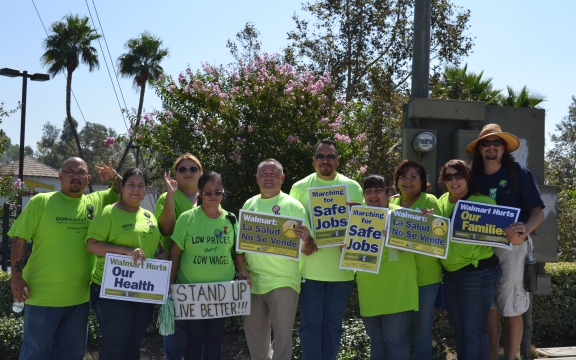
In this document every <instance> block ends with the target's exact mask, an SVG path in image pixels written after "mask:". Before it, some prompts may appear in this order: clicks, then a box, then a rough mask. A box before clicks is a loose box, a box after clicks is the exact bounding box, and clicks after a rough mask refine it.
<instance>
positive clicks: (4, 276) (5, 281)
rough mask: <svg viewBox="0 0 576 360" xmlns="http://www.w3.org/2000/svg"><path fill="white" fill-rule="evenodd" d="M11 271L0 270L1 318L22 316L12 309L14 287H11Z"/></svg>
mask: <svg viewBox="0 0 576 360" xmlns="http://www.w3.org/2000/svg"><path fill="white" fill-rule="evenodd" d="M10 279H11V277H10V273H7V272H4V271H1V270H0V318H3V317H20V315H17V314H14V312H13V311H12V303H14V298H13V297H12V288H11V287H10Z"/></svg>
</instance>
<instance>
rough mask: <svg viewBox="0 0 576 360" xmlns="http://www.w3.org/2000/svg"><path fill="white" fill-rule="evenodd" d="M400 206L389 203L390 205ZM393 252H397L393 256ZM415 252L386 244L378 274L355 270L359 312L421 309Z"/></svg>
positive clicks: (372, 313)
mask: <svg viewBox="0 0 576 360" xmlns="http://www.w3.org/2000/svg"><path fill="white" fill-rule="evenodd" d="M396 207H398V206H395V205H390V208H391V209H393V208H396ZM391 252H393V253H394V252H395V254H394V255H396V256H390V255H391V254H390V253H391ZM416 277H417V274H416V262H415V260H414V253H411V252H407V251H402V250H397V249H390V248H389V247H386V246H385V247H384V249H383V251H382V260H381V262H380V270H379V271H378V274H372V273H368V272H365V271H356V279H357V282H358V300H359V302H360V315H362V316H378V315H387V314H396V313H399V312H403V311H410V310H415V311H418V283H417V281H416Z"/></svg>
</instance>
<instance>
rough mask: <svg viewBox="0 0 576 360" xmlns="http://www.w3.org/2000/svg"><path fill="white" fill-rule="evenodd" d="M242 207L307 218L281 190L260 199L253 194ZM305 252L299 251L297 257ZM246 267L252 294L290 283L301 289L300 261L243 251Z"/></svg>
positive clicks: (301, 209)
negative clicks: (276, 193)
mask: <svg viewBox="0 0 576 360" xmlns="http://www.w3.org/2000/svg"><path fill="white" fill-rule="evenodd" d="M242 209H243V210H249V211H257V212H261V213H265V214H276V215H283V216H290V217H295V218H301V219H304V221H305V224H306V226H308V227H310V225H309V224H308V219H307V216H306V210H304V207H303V206H302V204H300V203H299V202H298V201H297V200H296V199H294V198H293V197H292V196H290V195H288V194H286V193H283V192H280V194H278V195H276V196H274V197H273V198H270V199H262V197H261V196H260V195H256V196H254V197H252V198H250V199H248V201H246V202H245V203H244V206H243V207H242ZM303 256H305V255H303V254H300V257H303ZM244 262H245V264H246V270H247V271H248V272H249V273H250V279H251V280H252V288H251V289H250V292H251V293H252V294H257V295H261V294H266V293H268V292H270V291H272V290H274V289H278V288H281V287H288V286H289V287H291V288H292V289H294V290H295V291H296V292H297V293H300V283H301V278H300V269H299V262H298V261H296V260H291V259H284V258H280V257H276V256H270V255H264V254H253V253H244Z"/></svg>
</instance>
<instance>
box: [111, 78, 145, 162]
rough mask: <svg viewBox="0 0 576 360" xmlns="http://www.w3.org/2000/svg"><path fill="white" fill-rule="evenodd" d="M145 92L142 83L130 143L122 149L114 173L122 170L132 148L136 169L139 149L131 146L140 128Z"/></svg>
mask: <svg viewBox="0 0 576 360" xmlns="http://www.w3.org/2000/svg"><path fill="white" fill-rule="evenodd" d="M145 91H146V82H144V84H143V85H141V86H140V102H139V103H138V113H137V114H136V123H135V124H134V128H133V129H132V136H130V143H129V144H128V145H127V146H126V149H124V154H123V155H122V159H121V160H120V163H119V164H118V166H117V167H116V172H120V169H122V165H124V161H125V160H126V155H128V152H129V151H130V149H132V148H136V167H138V160H139V158H140V148H138V147H137V146H134V144H133V143H134V141H133V140H132V139H133V138H134V135H136V130H137V129H138V126H140V115H141V114H142V107H143V106H144V92H145Z"/></svg>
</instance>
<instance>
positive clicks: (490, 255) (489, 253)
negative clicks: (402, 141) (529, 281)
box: [438, 160, 500, 360]
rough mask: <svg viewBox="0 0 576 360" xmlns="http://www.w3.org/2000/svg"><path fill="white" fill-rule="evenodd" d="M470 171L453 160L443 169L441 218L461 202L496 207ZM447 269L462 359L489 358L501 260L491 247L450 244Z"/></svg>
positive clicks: (448, 297) (446, 291) (452, 317)
mask: <svg viewBox="0 0 576 360" xmlns="http://www.w3.org/2000/svg"><path fill="white" fill-rule="evenodd" d="M471 180H472V178H471V176H470V169H469V168H468V166H467V165H466V163H465V162H464V161H462V160H450V161H448V162H447V163H446V164H444V166H442V168H441V169H440V178H439V179H438V184H439V186H440V187H441V188H443V189H444V190H445V191H446V193H444V195H442V196H441V197H440V199H439V200H438V203H439V205H440V211H441V213H440V214H441V215H443V216H445V217H451V216H452V213H453V212H454V207H455V206H456V202H457V201H458V200H467V201H473V202H479V203H484V204H491V205H495V204H496V203H495V202H494V200H492V199H491V198H490V197H488V196H485V195H482V194H480V193H478V189H477V188H476V186H475V185H474V182H473V181H471ZM441 262H442V266H443V267H444V294H445V298H446V304H447V306H448V314H449V315H450V320H451V321H452V325H453V326H454V333H455V336H456V353H457V354H458V359H466V360H475V359H478V360H485V359H488V332H487V321H488V313H489V311H490V307H491V305H492V299H493V298H494V295H495V294H496V287H497V285H498V280H499V277H500V267H499V266H498V257H496V255H494V250H493V248H492V247H490V246H482V245H469V244H462V243H457V242H452V243H450V249H449V251H448V257H447V258H446V259H445V260H441Z"/></svg>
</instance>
